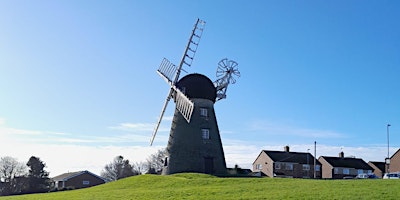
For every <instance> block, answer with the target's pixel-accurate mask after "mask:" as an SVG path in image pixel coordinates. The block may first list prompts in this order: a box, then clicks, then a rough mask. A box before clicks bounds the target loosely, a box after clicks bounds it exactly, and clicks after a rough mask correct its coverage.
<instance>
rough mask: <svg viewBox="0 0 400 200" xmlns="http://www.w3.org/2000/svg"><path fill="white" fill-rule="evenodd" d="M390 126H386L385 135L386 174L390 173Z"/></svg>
mask: <svg viewBox="0 0 400 200" xmlns="http://www.w3.org/2000/svg"><path fill="white" fill-rule="evenodd" d="M390 126H391V125H390V124H387V125H386V135H387V157H386V159H385V163H386V166H387V169H386V173H389V172H390V167H389V166H390V157H389V127H390Z"/></svg>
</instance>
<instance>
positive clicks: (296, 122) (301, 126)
mask: <svg viewBox="0 0 400 200" xmlns="http://www.w3.org/2000/svg"><path fill="white" fill-rule="evenodd" d="M399 10H400V3H399V1H364V0H363V1H344V0H343V1H342V0H340V1H242V0H238V1H161V0H160V1H133V0H132V1H122V0H120V1H97V0H96V1H89V0H83V1H82V0H79V1H74V0H58V1H50V0H49V1H45V0H37V1H28V0H23V1H21V0H2V1H0V156H12V157H16V158H18V160H19V161H21V162H26V161H28V159H29V157H30V156H32V155H34V156H38V157H40V158H41V159H42V160H43V161H44V162H46V163H47V166H48V168H47V170H48V171H50V176H56V175H58V174H60V173H64V172H67V171H78V170H89V171H92V172H94V173H100V171H101V169H102V168H103V167H104V165H105V164H107V163H108V162H111V161H112V159H113V158H114V157H115V156H118V155H123V156H124V157H125V158H127V159H129V160H131V161H132V162H136V161H142V160H145V158H146V157H147V156H148V155H149V154H151V153H154V152H155V151H156V150H157V149H160V148H162V147H165V146H166V144H167V140H168V134H169V127H170V123H171V118H172V115H173V109H174V104H173V103H170V104H169V107H168V109H167V112H166V115H165V116H166V117H165V118H164V120H163V122H162V124H161V128H160V130H159V133H158V135H157V137H156V139H155V141H154V145H153V146H152V147H149V140H150V136H151V133H152V130H153V128H154V125H155V123H156V121H157V117H158V116H159V113H160V111H161V107H162V104H163V101H164V99H165V97H166V95H167V93H168V90H169V87H168V85H167V84H166V83H165V82H164V80H162V78H161V77H159V76H158V74H157V73H156V70H157V68H158V66H159V64H160V63H161V61H162V59H163V58H164V57H166V58H168V59H169V60H170V61H172V62H173V63H175V64H178V63H179V60H180V58H181V56H182V53H183V51H184V48H185V45H186V42H187V40H188V38H189V36H190V32H191V29H192V28H193V24H194V22H195V21H196V18H197V17H199V18H201V19H202V20H205V21H206V22H207V24H206V27H205V30H204V33H203V37H202V39H201V41H200V45H199V48H198V51H197V53H196V56H195V60H194V62H193V65H192V67H191V68H189V69H186V70H187V71H188V73H202V74H205V75H207V76H208V77H210V79H211V80H215V79H216V78H215V71H216V68H217V63H218V62H219V61H220V60H221V59H223V58H226V57H227V58H229V59H232V60H235V61H236V62H238V63H239V70H240V72H241V75H242V76H241V77H240V78H239V80H238V81H237V83H236V84H235V85H232V86H230V87H229V88H228V91H227V95H228V96H227V99H225V100H221V101H219V102H217V103H216V104H215V110H216V114H217V118H218V123H219V128H220V132H221V138H222V142H223V145H224V150H225V154H226V161H227V165H228V167H233V166H234V165H235V164H239V166H241V167H247V168H250V167H251V164H252V162H253V161H254V160H255V158H256V156H257V155H258V153H259V152H260V151H261V150H263V149H265V150H283V146H285V145H289V146H290V147H291V149H292V150H293V151H300V152H307V150H308V149H310V152H313V148H314V146H313V145H314V141H317V157H318V156H321V155H326V156H337V155H338V153H339V152H340V151H341V150H343V151H344V153H345V156H350V155H351V156H356V157H360V158H363V159H364V160H365V161H367V162H368V161H370V160H374V161H383V160H384V158H385V157H386V155H387V137H386V133H387V132H386V131H387V129H386V128H387V126H386V125H387V124H388V123H390V124H391V125H392V126H390V129H389V130H390V155H392V154H393V153H394V152H395V151H396V150H397V149H398V148H400V92H399V86H400V83H399V81H398V80H399V78H400V56H399V54H400V37H399V36H400V26H399V19H400V12H399ZM183 75H185V74H183Z"/></svg>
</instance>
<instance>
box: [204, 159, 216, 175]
mask: <svg viewBox="0 0 400 200" xmlns="http://www.w3.org/2000/svg"><path fill="white" fill-rule="evenodd" d="M213 169H214V160H213V158H204V173H206V174H212V173H213Z"/></svg>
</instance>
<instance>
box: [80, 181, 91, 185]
mask: <svg viewBox="0 0 400 200" xmlns="http://www.w3.org/2000/svg"><path fill="white" fill-rule="evenodd" d="M82 184H83V185H89V184H90V181H82Z"/></svg>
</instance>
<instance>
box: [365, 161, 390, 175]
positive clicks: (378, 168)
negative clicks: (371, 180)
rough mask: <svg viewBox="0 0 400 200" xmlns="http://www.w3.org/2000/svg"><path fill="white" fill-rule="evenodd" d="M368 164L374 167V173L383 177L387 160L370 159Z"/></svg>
mask: <svg viewBox="0 0 400 200" xmlns="http://www.w3.org/2000/svg"><path fill="white" fill-rule="evenodd" d="M368 165H369V166H371V167H372V169H373V170H374V171H373V173H374V174H375V175H376V176H377V177H379V178H382V177H383V174H384V173H385V169H386V166H385V162H377V161H369V162H368Z"/></svg>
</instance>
